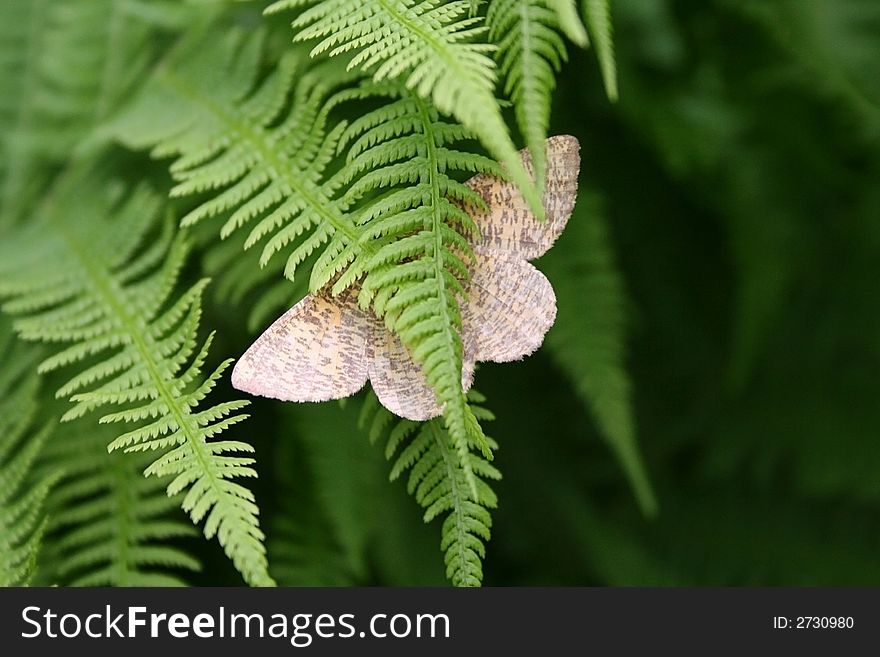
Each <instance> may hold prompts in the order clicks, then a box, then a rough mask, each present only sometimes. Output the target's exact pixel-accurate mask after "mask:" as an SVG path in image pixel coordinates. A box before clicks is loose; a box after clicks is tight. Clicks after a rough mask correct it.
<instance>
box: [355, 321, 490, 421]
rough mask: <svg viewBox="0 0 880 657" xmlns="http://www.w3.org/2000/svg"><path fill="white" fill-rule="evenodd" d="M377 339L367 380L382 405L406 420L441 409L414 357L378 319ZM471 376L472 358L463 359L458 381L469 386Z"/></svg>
mask: <svg viewBox="0 0 880 657" xmlns="http://www.w3.org/2000/svg"><path fill="white" fill-rule="evenodd" d="M375 321H376V324H377V330H376V335H377V338H376V342H375V343H374V344H373V347H372V350H373V353H372V355H371V357H370V368H369V376H370V383H371V384H372V386H373V390H374V391H375V392H376V396H377V397H378V398H379V401H380V402H381V403H382V405H383V406H384V407H385V408H387V409H388V410H389V411H391V412H392V413H394V414H395V415H399V416H400V417H404V418H407V419H409V420H419V421H421V420H429V419H431V418H432V417H437V416H438V415H440V413H442V409H441V408H440V406H439V405H438V404H437V397H436V396H435V395H434V391H433V390H432V389H431V387H430V386H429V385H428V381H427V379H426V378H425V374H424V372H423V371H422V368H421V367H419V366H418V365H417V364H416V362H415V361H414V360H413V358H412V356H411V355H410V353H409V351H408V350H407V349H406V347H405V346H404V345H403V343H402V342H401V341H400V337H399V336H397V335H396V334H394V333H392V332H391V331H389V330H387V329H386V328H385V327H384V325H382V324H381V323H380V322H379V321H378V320H375ZM473 380H474V361H473V359H471V360H470V361H468V360H467V359H465V362H464V363H463V367H462V377H461V384H462V387H463V388H464V390H469V389H470V387H471V385H472V383H473Z"/></svg>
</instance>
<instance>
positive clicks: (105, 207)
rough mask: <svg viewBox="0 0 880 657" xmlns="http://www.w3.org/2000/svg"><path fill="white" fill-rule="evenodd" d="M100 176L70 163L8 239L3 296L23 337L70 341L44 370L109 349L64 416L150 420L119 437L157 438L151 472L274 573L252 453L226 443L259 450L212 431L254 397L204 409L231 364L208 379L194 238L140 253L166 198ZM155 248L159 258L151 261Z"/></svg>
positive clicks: (238, 553)
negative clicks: (181, 286)
mask: <svg viewBox="0 0 880 657" xmlns="http://www.w3.org/2000/svg"><path fill="white" fill-rule="evenodd" d="M101 176H102V173H101V172H95V171H94V170H93V167H85V166H84V167H81V168H74V169H71V170H69V171H68V173H67V174H66V175H65V177H64V178H63V179H62V181H61V182H60V183H59V186H58V188H57V189H56V191H55V193H54V195H53V197H52V198H51V199H50V201H49V202H48V203H47V205H46V207H45V210H44V212H43V213H42V216H40V217H38V218H37V219H36V220H35V221H34V222H33V223H31V224H29V225H27V226H25V227H23V228H22V229H21V230H20V231H19V232H18V233H17V234H16V235H14V236H13V239H10V240H8V241H7V242H5V243H4V244H3V245H2V246H0V262H2V265H0V295H2V296H8V297H12V300H11V301H8V302H7V303H6V304H5V305H4V310H6V311H7V312H14V313H15V314H17V315H20V316H21V317H20V319H18V320H17V322H16V328H17V330H19V331H20V332H21V334H22V335H23V336H25V337H27V338H29V339H33V340H40V341H44V342H45V341H53V342H54V341H57V342H64V343H67V344H68V345H69V346H67V347H65V348H64V349H63V350H61V351H60V352H58V353H57V354H56V355H55V356H53V357H50V358H49V359H46V360H44V361H43V363H42V366H41V368H42V370H43V371H48V370H52V369H57V368H60V367H62V366H64V365H73V364H77V363H81V362H82V361H84V360H85V359H89V362H93V361H94V360H95V359H102V360H101V361H100V362H98V363H96V364H92V365H91V366H90V367H88V368H87V369H86V370H85V371H86V372H87V374H86V375H85V376H83V370H82V369H81V370H80V373H79V374H78V375H77V376H76V377H75V378H74V379H73V380H71V382H70V383H68V384H67V385H65V386H64V387H63V388H62V390H63V391H64V392H65V395H66V396H68V397H69V398H70V400H71V401H74V402H76V405H75V406H74V407H73V408H72V409H71V410H70V411H68V413H67V414H66V418H67V419H71V418H75V417H79V416H81V415H84V414H85V413H87V412H90V411H91V410H93V409H96V408H99V407H103V406H106V405H108V404H110V405H114V406H117V407H119V406H121V407H123V410H121V411H120V412H117V413H109V414H106V415H104V416H103V417H102V418H101V421H102V422H117V421H126V422H127V421H139V426H137V428H135V429H132V430H130V431H128V432H127V433H125V434H123V435H122V436H119V437H117V439H116V440H114V441H113V443H111V445H110V448H111V449H116V448H123V449H125V450H126V451H144V450H159V451H160V452H161V455H160V456H159V457H158V459H156V460H155V461H153V463H152V464H151V465H150V466H149V467H148V468H147V470H146V474H147V475H156V476H158V477H165V476H172V477H174V479H173V480H172V481H171V483H169V484H168V487H167V491H168V494H169V495H175V494H177V493H179V492H183V491H186V495H185V496H184V497H183V500H182V506H183V508H184V509H185V510H186V511H187V512H188V513H189V514H190V516H191V518H192V520H193V522H195V523H199V522H200V521H201V520H203V519H204V520H205V521H206V522H205V528H204V531H205V535H206V536H207V537H208V538H210V537H212V536H214V535H215V534H216V535H217V537H218V539H219V541H220V543H221V545H222V546H223V548H224V549H225V551H226V553H227V555H228V556H229V557H230V558H231V559H232V561H233V563H234V564H235V566H236V568H237V569H238V570H239V572H241V573H242V575H243V576H244V578H245V579H246V581H248V582H249V583H251V584H256V585H261V584H270V583H271V579H270V578H269V576H268V572H267V565H266V556H265V548H264V546H263V542H262V541H263V534H262V532H261V531H260V528H259V522H258V518H257V514H258V508H257V506H256V504H255V502H254V497H253V494H252V493H251V492H250V491H249V490H248V489H246V488H244V487H243V486H241V485H240V484H238V483H236V482H235V481H233V479H235V478H238V477H252V476H255V475H256V473H255V471H254V470H253V468H252V467H251V465H252V464H253V459H251V458H249V457H238V456H229V455H226V452H242V451H244V452H250V451H252V449H251V448H250V446H249V445H246V444H244V443H240V442H235V441H211V440H210V439H211V438H212V437H214V436H215V435H216V434H218V433H220V432H221V431H223V430H224V429H226V428H227V427H228V426H229V425H231V424H233V423H236V422H238V421H240V420H242V419H244V418H245V417H246V416H245V415H241V414H238V413H237V412H236V411H238V409H240V408H241V407H242V406H244V405H245V403H246V402H233V403H226V404H221V405H217V406H214V407H211V408H209V409H207V410H201V411H200V410H197V409H198V406H199V403H200V402H201V401H202V399H203V397H204V396H205V395H206V394H207V393H208V391H210V389H211V388H212V387H213V386H214V383H215V381H216V379H217V377H218V376H219V375H220V373H221V372H222V371H223V369H224V368H225V367H226V365H227V364H228V363H224V364H222V365H221V366H220V367H218V368H217V369H216V370H215V371H214V373H213V374H212V375H211V376H209V377H208V378H207V379H203V378H202V377H201V369H202V366H203V364H204V362H205V360H206V357H207V351H208V347H209V345H210V342H211V338H210V337H209V338H208V339H207V340H206V341H204V342H203V343H202V345H201V347H200V348H199V349H198V351H197V347H199V344H198V337H197V331H198V325H199V318H200V314H201V304H200V293H201V289H202V288H203V286H204V283H203V282H199V283H196V284H195V285H194V286H193V287H191V288H190V289H189V291H188V292H185V293H183V294H182V295H179V296H177V297H176V298H175V297H174V296H173V295H174V288H175V283H176V281H177V278H178V276H179V270H180V268H181V266H182V264H183V262H184V259H185V253H186V243H185V242H184V241H183V240H182V239H181V238H179V237H178V238H177V239H175V240H173V241H171V242H170V243H168V247H167V251H166V253H165V254H164V255H163V256H162V258H161V260H160V261H159V260H158V259H157V258H156V256H155V254H153V253H151V251H150V250H149V249H145V250H140V252H139V249H140V248H141V246H142V245H143V244H144V242H145V238H146V237H147V236H148V235H149V234H150V230H151V228H154V224H155V223H156V217H157V214H158V210H159V200H158V198H157V197H156V196H155V195H154V194H153V193H152V192H150V191H149V190H147V189H146V188H140V189H138V190H135V191H134V192H131V193H127V190H125V189H124V188H123V187H116V188H114V186H113V185H103V186H102V184H101V183H100V182H98V181H101V180H103V179H102V177H101ZM83 218H87V221H84V220H83ZM138 252H139V255H136V254H138ZM144 258H147V259H148V260H152V261H157V262H156V265H155V266H154V267H152V268H149V267H148V268H146V270H145V266H144V260H143V259H144ZM47 317H48V318H51V321H50V320H48V319H47ZM193 353H196V356H195V357H194V358H193V357H192V354H193ZM144 420H146V423H145V424H144V423H142V422H143V421H144ZM169 450H170V451H169Z"/></svg>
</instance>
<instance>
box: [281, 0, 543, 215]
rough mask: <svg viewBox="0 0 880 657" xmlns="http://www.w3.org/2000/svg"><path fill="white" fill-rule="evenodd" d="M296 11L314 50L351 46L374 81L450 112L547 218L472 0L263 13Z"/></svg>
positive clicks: (300, 4) (296, 2)
mask: <svg viewBox="0 0 880 657" xmlns="http://www.w3.org/2000/svg"><path fill="white" fill-rule="evenodd" d="M287 9H295V10H301V11H302V13H300V15H299V16H298V17H297V18H296V20H294V22H293V27H294V29H295V30H296V31H297V34H296V40H297V41H306V40H311V39H318V44H317V45H316V46H315V47H314V48H313V49H312V55H313V56H314V55H318V54H321V53H325V52H326V53H329V54H330V55H331V56H334V55H340V54H344V53H349V52H354V53H355V54H354V57H353V58H352V59H351V61H350V62H349V68H358V69H361V70H364V71H366V72H369V73H370V74H372V77H373V80H374V81H375V82H380V83H381V82H385V81H396V80H401V81H403V82H404V84H405V86H406V87H407V88H409V89H412V90H413V91H414V92H415V93H416V94H418V95H419V96H421V97H422V98H425V99H430V100H431V101H433V104H434V105H435V107H436V108H437V109H438V110H439V111H440V112H442V113H444V114H451V115H452V116H454V117H455V118H456V119H457V120H458V121H460V122H461V123H462V124H463V125H464V126H465V127H467V128H468V129H469V130H471V132H473V134H475V135H477V136H478V137H479V138H480V140H481V141H482V142H483V144H484V145H485V147H486V148H487V149H488V150H489V152H490V153H492V154H493V155H494V156H495V157H497V158H498V160H499V161H500V162H501V163H502V164H503V165H504V166H505V168H506V169H507V171H508V173H509V175H510V177H511V179H512V180H513V181H514V182H515V183H516V184H517V185H518V186H519V187H520V189H521V190H522V192H523V195H524V196H525V198H526V199H527V200H528V202H529V205H530V206H531V207H532V209H533V210H534V212H535V213H536V214H537V215H538V216H543V206H542V205H541V202H540V194H539V193H538V190H537V189H536V187H535V184H534V181H533V180H532V179H531V177H530V176H529V175H528V173H527V172H526V170H525V168H524V167H523V164H522V161H521V159H520V158H519V156H518V155H517V151H516V148H515V147H514V145H513V142H512V141H511V138H510V135H509V133H508V130H507V126H506V125H505V123H504V119H503V117H502V115H501V108H500V105H499V103H498V100H497V99H496V98H495V95H494V88H495V82H496V77H497V72H496V70H495V64H494V62H493V60H492V58H491V54H492V51H493V50H494V46H492V45H491V44H487V43H481V42H479V41H476V42H475V41H474V39H475V38H476V37H479V36H481V35H483V34H484V33H485V30H486V28H485V26H483V25H480V23H481V22H482V18H480V17H477V16H472V15H471V16H466V14H468V12H469V11H470V9H471V3H470V2H468V1H467V0H453V1H452V2H445V3H441V2H439V0H421V1H418V0H366V1H362V0H361V1H359V0H326V1H322V2H317V3H316V2H315V0H280V1H279V2H275V3H274V4H272V5H270V6H269V7H268V8H267V10H266V12H267V13H270V14H271V13H276V12H279V11H283V10H287Z"/></svg>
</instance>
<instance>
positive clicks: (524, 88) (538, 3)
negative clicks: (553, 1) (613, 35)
mask: <svg viewBox="0 0 880 657" xmlns="http://www.w3.org/2000/svg"><path fill="white" fill-rule="evenodd" d="M575 19H576V20H577V21H578V25H580V19H577V16H576V15H575ZM486 21H487V23H488V25H489V38H490V39H491V40H492V41H493V42H495V43H497V44H498V51H497V53H496V58H497V60H498V66H499V68H500V70H501V73H502V74H503V75H504V77H505V84H504V92H505V93H506V94H508V95H509V96H510V97H511V99H512V100H513V104H514V108H515V109H516V120H517V124H518V125H519V129H520V132H521V133H522V134H523V136H524V137H525V140H526V146H527V147H528V149H529V153H530V154H531V156H532V163H533V165H534V168H535V179H536V180H537V181H538V184H539V185H540V186H541V187H542V188H543V185H544V178H545V173H546V168H547V163H546V149H545V145H544V141H545V140H546V139H547V127H548V125H549V123H550V99H551V98H552V95H553V89H554V88H555V87H556V73H558V72H559V70H560V68H561V67H562V63H563V62H564V61H565V60H566V58H567V56H568V54H567V52H566V50H565V44H564V43H563V40H562V38H561V37H560V36H559V34H558V32H557V28H558V26H559V23H558V21H557V18H556V15H555V13H554V12H553V11H552V10H551V7H550V5H549V4H548V3H547V2H546V0H493V2H492V4H490V5H489V11H488V13H487V14H486ZM582 29H583V28H582ZM584 36H585V37H586V34H584Z"/></svg>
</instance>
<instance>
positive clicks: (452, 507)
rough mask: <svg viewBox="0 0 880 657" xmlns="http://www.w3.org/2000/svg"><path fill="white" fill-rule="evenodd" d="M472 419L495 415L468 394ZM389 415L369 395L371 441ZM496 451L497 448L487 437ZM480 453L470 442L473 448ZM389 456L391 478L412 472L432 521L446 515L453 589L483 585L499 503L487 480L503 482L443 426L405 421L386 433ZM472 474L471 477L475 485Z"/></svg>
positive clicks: (412, 487)
mask: <svg viewBox="0 0 880 657" xmlns="http://www.w3.org/2000/svg"><path fill="white" fill-rule="evenodd" d="M468 396H469V399H470V401H471V402H472V403H473V405H472V408H473V412H474V415H475V416H477V417H478V418H479V419H481V420H491V419H492V414H491V413H490V412H489V411H487V410H485V409H484V408H482V407H481V406H480V405H479V404H481V403H482V402H483V401H484V398H483V396H482V395H480V394H479V393H478V392H476V391H474V390H471V391H470V392H469V393H468ZM392 419H393V416H392V415H391V413H389V412H388V411H386V410H385V409H384V408H382V407H381V406H380V405H379V403H378V400H377V399H376V398H375V396H374V395H370V397H369V398H368V399H367V402H366V403H365V405H364V407H363V409H362V420H363V424H369V425H370V430H369V431H370V441H371V442H375V441H376V440H377V439H378V437H379V436H380V435H382V434H384V433H385V432H386V429H387V427H388V426H389V425H390V424H391V423H392V421H393V420H392ZM485 440H487V441H488V442H489V445H490V446H491V447H492V448H493V449H495V448H497V444H495V442H494V441H493V440H492V439H491V438H486V439H485ZM474 448H478V449H479V446H478V445H477V444H476V443H471V449H472V450H473V449H474ZM385 456H386V458H388V459H391V458H393V457H395V456H396V458H395V460H394V464H393V465H392V468H391V474H390V478H391V480H392V481H393V480H395V479H397V478H398V477H400V476H401V475H402V474H404V473H405V472H406V471H409V477H408V479H407V486H406V487H407V491H408V492H409V494H410V495H413V496H415V498H416V501H417V502H418V503H419V505H420V506H422V507H423V508H424V509H425V513H424V520H425V522H430V521H431V520H433V519H434V518H437V517H439V516H441V515H443V514H447V515H446V518H445V519H444V521H443V526H442V529H441V539H440V549H441V550H442V551H443V552H444V553H445V560H446V576H447V577H448V578H449V579H450V580H451V581H452V583H453V584H454V585H455V586H479V585H480V584H481V583H482V580H483V566H482V560H483V558H484V557H485V556H486V548H485V542H486V541H488V540H489V536H490V528H491V526H492V517H491V515H490V513H489V509H492V508H495V506H496V505H497V503H498V499H497V497H496V496H495V493H494V492H493V491H492V489H491V487H490V486H489V484H488V483H487V482H486V481H485V480H486V479H500V478H501V473H500V472H499V471H498V469H497V468H495V467H494V466H493V465H491V464H490V463H489V462H488V461H487V460H486V459H484V458H483V457H482V456H481V455H480V454H478V453H474V452H473V451H469V452H468V453H466V454H464V455H463V456H462V455H460V453H459V452H458V449H457V445H456V444H455V443H454V442H453V441H452V440H451V436H450V435H449V433H448V432H447V431H446V429H445V427H444V426H443V424H442V423H441V422H440V421H438V420H437V419H434V420H429V421H427V422H422V423H419V422H413V421H411V420H401V421H399V422H398V423H397V424H395V425H394V426H393V427H392V428H391V430H390V431H389V432H388V440H387V443H386V446H385ZM468 472H470V473H473V482H475V489H474V485H473V482H472V481H471V480H469V477H468Z"/></svg>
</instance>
